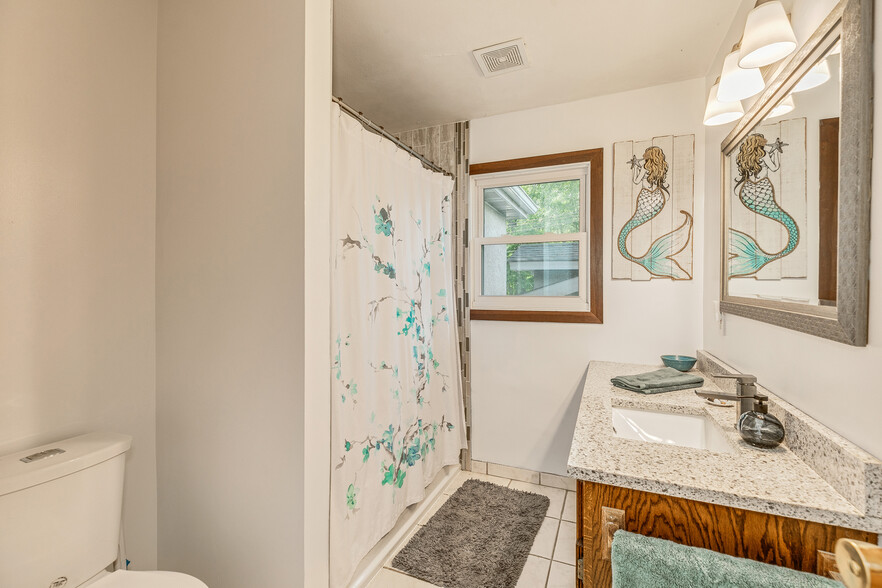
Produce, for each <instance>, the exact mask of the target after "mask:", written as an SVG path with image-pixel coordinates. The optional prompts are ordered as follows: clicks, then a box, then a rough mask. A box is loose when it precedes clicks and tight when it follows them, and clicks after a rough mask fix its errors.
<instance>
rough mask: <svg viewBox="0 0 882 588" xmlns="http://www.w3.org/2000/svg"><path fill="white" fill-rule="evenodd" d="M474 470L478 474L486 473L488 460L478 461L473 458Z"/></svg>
mask: <svg viewBox="0 0 882 588" xmlns="http://www.w3.org/2000/svg"><path fill="white" fill-rule="evenodd" d="M472 471H473V472H475V473H478V474H486V473H487V462H486V461H478V460H475V459H473V460H472Z"/></svg>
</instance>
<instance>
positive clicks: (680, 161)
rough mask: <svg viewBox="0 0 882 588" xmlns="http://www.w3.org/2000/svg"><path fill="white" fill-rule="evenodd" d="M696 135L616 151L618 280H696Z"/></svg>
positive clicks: (659, 139) (622, 146) (629, 144)
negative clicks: (694, 228) (694, 209)
mask: <svg viewBox="0 0 882 588" xmlns="http://www.w3.org/2000/svg"><path fill="white" fill-rule="evenodd" d="M694 154H695V140H694V136H693V135H685V136H678V137H674V136H666V137H656V138H655V139H653V140H652V141H640V142H635V141H623V142H620V143H616V144H615V145H614V146H613V168H614V172H613V173H614V177H613V235H614V238H615V246H614V248H613V278H614V279H629V280H649V279H653V278H664V279H671V280H691V279H692V226H693V222H694V220H693V213H692V211H693V174H694Z"/></svg>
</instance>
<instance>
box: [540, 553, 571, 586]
mask: <svg viewBox="0 0 882 588" xmlns="http://www.w3.org/2000/svg"><path fill="white" fill-rule="evenodd" d="M574 551H575V550H574ZM575 585H576V566H571V565H567V564H562V563H560V562H559V561H553V562H551V570H550V571H549V572H548V584H546V586H547V587H548V588H573V586H575Z"/></svg>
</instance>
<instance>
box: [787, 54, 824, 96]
mask: <svg viewBox="0 0 882 588" xmlns="http://www.w3.org/2000/svg"><path fill="white" fill-rule="evenodd" d="M829 79H830V66H829V65H827V60H826V59H824V60H822V61H819V62H818V63H817V64H815V66H814V67H813V68H811V69H810V70H809V71H808V73H807V74H805V75H804V76H802V79H801V80H799V81H798V82H797V83H796V85H795V86H794V87H793V90H792V91H793V92H804V91H805V90H811V89H812V88H817V87H818V86H820V85H821V84H823V83H824V82H826V81H827V80H829Z"/></svg>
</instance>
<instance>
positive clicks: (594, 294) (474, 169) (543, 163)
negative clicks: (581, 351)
mask: <svg viewBox="0 0 882 588" xmlns="http://www.w3.org/2000/svg"><path fill="white" fill-rule="evenodd" d="M585 162H589V163H590V164H591V165H590V172H589V174H590V175H589V180H588V200H589V202H588V219H587V223H586V224H587V226H588V278H589V280H588V281H589V286H588V300H589V307H590V310H588V311H585V312H571V311H548V310H543V311H534V310H479V309H471V310H470V312H469V317H470V318H471V320H473V321H474V320H477V321H516V322H540V323H590V324H598V325H599V324H603V149H585V150H583V151H569V152H567V153H555V154H552V155H538V156H534V157H522V158H519V159H506V160H504V161H491V162H489V163H476V164H474V165H470V166H469V175H472V176H474V175H480V174H490V173H496V172H505V171H519V170H525V169H532V168H537V167H551V166H555V165H566V164H570V163H585Z"/></svg>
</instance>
